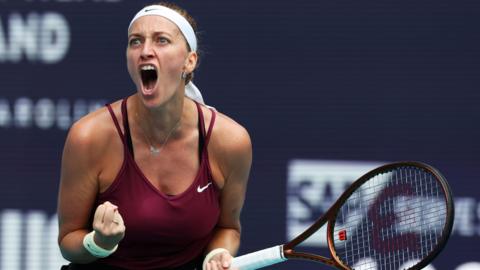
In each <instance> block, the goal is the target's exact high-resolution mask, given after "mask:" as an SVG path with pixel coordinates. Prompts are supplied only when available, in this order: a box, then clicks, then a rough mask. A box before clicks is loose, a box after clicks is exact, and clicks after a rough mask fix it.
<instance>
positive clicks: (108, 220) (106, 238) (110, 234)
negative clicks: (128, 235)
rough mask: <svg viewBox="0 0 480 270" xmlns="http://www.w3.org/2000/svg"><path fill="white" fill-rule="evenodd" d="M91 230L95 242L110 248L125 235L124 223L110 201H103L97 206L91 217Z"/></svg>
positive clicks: (116, 208)
mask: <svg viewBox="0 0 480 270" xmlns="http://www.w3.org/2000/svg"><path fill="white" fill-rule="evenodd" d="M93 230H94V231H95V236H94V241H95V243H96V244H97V245H98V246H100V247H102V248H104V249H108V250H111V249H113V248H114V247H115V246H116V245H118V243H119V242H120V241H121V240H122V239H123V237H124V236H125V225H124V223H123V219H122V216H121V215H120V213H119V212H118V207H117V206H116V205H114V204H112V203H110V202H108V201H107V202H104V203H103V204H101V205H99V206H98V207H97V210H95V215H94V217H93Z"/></svg>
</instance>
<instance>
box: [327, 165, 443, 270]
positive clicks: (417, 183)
mask: <svg viewBox="0 0 480 270" xmlns="http://www.w3.org/2000/svg"><path fill="white" fill-rule="evenodd" d="M445 216H446V205H445V201H444V194H443V189H442V187H441V186H440V184H439V183H438V181H437V180H436V178H435V177H434V176H433V175H432V174H430V173H429V172H427V171H424V170H420V169H415V168H410V167H403V168H397V169H395V170H394V171H391V172H388V173H383V174H381V175H376V176H374V177H373V178H371V179H369V180H368V181H366V182H365V183H364V184H363V185H362V186H361V187H360V188H359V189H358V190H357V191H355V192H354V193H353V194H352V195H351V196H350V198H349V199H348V200H347V201H346V202H345V204H344V206H343V207H342V208H341V209H340V211H339V213H338V215H337V220H336V223H335V224H336V225H335V228H334V245H335V250H336V252H337V256H338V257H339V258H340V259H341V260H342V261H344V262H345V263H346V264H347V265H350V266H352V268H354V269H362V270H363V269H365V270H368V269H372V270H374V269H379V270H384V269H394V270H397V269H401V268H400V267H403V265H404V264H405V263H408V262H413V261H418V260H420V259H421V258H424V257H426V256H427V255H428V254H429V253H430V252H431V251H432V250H433V249H434V248H435V246H436V244H437V243H438V241H439V239H440V238H441V236H442V232H443V227H444V225H445ZM340 235H343V236H342V237H340ZM407 267H408V266H406V267H405V269H406V268H407Z"/></svg>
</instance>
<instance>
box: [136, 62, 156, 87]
mask: <svg viewBox="0 0 480 270" xmlns="http://www.w3.org/2000/svg"><path fill="white" fill-rule="evenodd" d="M140 77H141V78H142V83H143V86H144V87H145V88H146V89H148V90H150V89H152V88H153V87H154V86H155V84H156V83H157V78H158V75H157V70H156V68H155V66H153V65H145V66H142V67H141V68H140Z"/></svg>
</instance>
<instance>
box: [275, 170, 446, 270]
mask: <svg viewBox="0 0 480 270" xmlns="http://www.w3.org/2000/svg"><path fill="white" fill-rule="evenodd" d="M409 166H411V167H415V168H422V169H424V170H425V171H428V172H430V173H431V174H433V175H434V176H435V177H436V179H437V180H438V181H439V182H440V185H441V187H442V190H443V192H444V195H445V196H444V198H445V205H446V213H447V218H446V224H445V226H444V228H443V231H442V237H441V238H440V239H439V242H438V244H437V245H436V247H435V249H433V250H432V251H431V252H430V253H429V254H428V255H427V256H426V257H425V258H423V259H422V260H421V261H420V262H419V263H417V264H416V265H414V266H412V267H411V268H409V269H408V270H419V269H422V268H423V267H425V266H426V265H428V264H429V263H430V262H431V261H432V260H433V259H434V258H435V257H436V256H437V255H438V254H439V253H440V251H441V250H442V249H443V247H444V246H445V244H446V242H447V240H448V238H449V236H450V233H451V231H452V227H453V217H454V206H453V199H452V194H451V190H450V187H449V185H448V183H447V181H446V179H445V178H444V177H443V175H442V174H441V173H440V172H439V171H438V170H436V169H435V168H433V167H432V166H430V165H428V164H425V163H422V162H417V161H403V162H394V163H389V164H385V165H383V166H380V167H378V168H376V169H373V170H371V171H369V172H368V173H366V174H364V175H363V176H361V177H360V178H359V179H358V180H356V181H355V182H353V183H352V184H351V185H350V186H349V187H348V188H347V189H346V190H345V191H344V192H343V193H342V195H341V196H340V197H339V198H338V199H337V201H335V203H334V204H333V205H332V206H331V207H330V209H328V211H327V212H326V213H325V214H324V215H323V216H321V217H320V218H319V219H317V220H316V221H315V222H314V223H313V224H312V225H311V226H310V227H308V228H307V229H306V230H305V231H304V232H302V233H301V234H300V235H298V236H297V237H295V238H294V239H292V240H291V241H289V242H288V243H286V244H284V245H283V252H284V256H285V258H287V259H300V260H309V261H319V262H322V263H324V264H327V265H330V266H333V267H337V268H339V269H344V270H349V269H352V268H351V267H350V266H348V265H346V264H345V263H344V262H343V261H342V260H341V259H340V258H338V256H337V255H336V251H335V245H334V240H333V239H334V238H333V232H334V226H335V220H336V218H337V214H338V212H339V210H340V208H341V206H342V205H343V204H344V203H345V201H347V199H348V198H349V197H350V195H352V194H353V192H355V191H356V190H357V189H358V188H359V187H360V186H361V185H362V184H363V183H365V182H366V181H368V180H369V179H371V178H372V177H373V176H375V175H377V174H380V173H386V172H388V171H391V170H393V169H395V168H398V167H409ZM325 223H328V224H327V243H328V249H329V252H330V256H331V258H327V257H323V256H320V255H316V254H312V253H306V252H296V251H295V250H294V248H295V247H296V246H297V245H299V244H300V243H302V242H303V241H305V240H306V239H307V238H308V237H310V236H311V235H312V234H314V233H315V232H316V231H317V230H318V229H320V228H321V227H323V225H325Z"/></svg>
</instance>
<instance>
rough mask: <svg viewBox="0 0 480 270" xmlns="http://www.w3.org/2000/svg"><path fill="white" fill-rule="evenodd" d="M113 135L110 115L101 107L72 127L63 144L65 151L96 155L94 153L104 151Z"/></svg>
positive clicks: (114, 131)
mask: <svg viewBox="0 0 480 270" xmlns="http://www.w3.org/2000/svg"><path fill="white" fill-rule="evenodd" d="M115 133H116V130H115V126H114V125H113V122H112V118H111V116H110V113H109V112H108V110H107V109H106V108H105V107H102V108H100V109H98V110H96V111H93V112H91V113H89V114H87V115H85V116H83V117H82V118H80V119H79V120H77V121H76V122H75V123H74V124H73V125H72V127H71V128H70V130H69V132H68V136H67V140H66V142H65V148H66V149H65V150H68V148H72V150H75V152H77V151H79V152H81V153H86V152H88V153H90V154H96V153H95V152H98V151H101V150H102V149H106V146H108V144H109V142H111V141H112V140H111V138H112V136H114V135H115ZM97 154H98V153H97Z"/></svg>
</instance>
